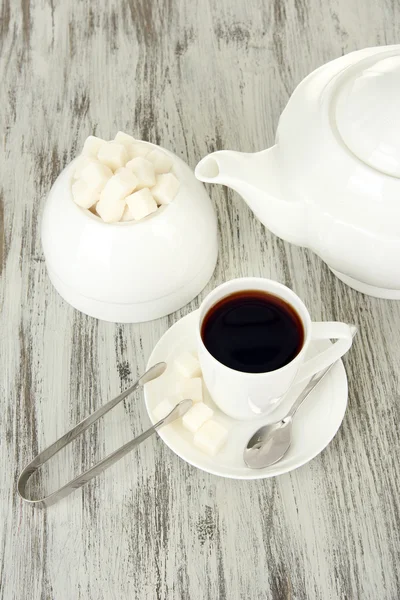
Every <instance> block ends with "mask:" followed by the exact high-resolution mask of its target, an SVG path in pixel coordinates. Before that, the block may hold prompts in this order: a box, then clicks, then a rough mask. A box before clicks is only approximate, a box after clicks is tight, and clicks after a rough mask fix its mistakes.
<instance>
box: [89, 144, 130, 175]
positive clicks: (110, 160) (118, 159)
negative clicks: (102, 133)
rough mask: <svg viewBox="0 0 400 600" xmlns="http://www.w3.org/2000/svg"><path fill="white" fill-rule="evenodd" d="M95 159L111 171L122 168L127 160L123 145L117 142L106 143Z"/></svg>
mask: <svg viewBox="0 0 400 600" xmlns="http://www.w3.org/2000/svg"><path fill="white" fill-rule="evenodd" d="M97 158H98V159H99V161H100V162H102V163H103V164H104V165H107V167H109V168H110V169H112V170H113V171H116V170H117V169H119V168H120V167H123V166H124V165H125V164H126V162H127V160H128V158H129V157H128V153H127V151H126V148H125V146H124V145H123V144H119V143H118V142H106V143H105V144H103V145H102V146H100V149H99V151H98V153H97Z"/></svg>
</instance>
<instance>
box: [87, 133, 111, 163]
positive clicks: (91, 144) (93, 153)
mask: <svg viewBox="0 0 400 600" xmlns="http://www.w3.org/2000/svg"><path fill="white" fill-rule="evenodd" d="M103 144H106V141H105V140H102V139H101V138H98V137H96V136H95V135H89V137H88V138H86V141H85V143H84V144H83V148H82V154H83V155H84V156H89V157H91V158H96V157H97V154H98V153H99V150H100V148H101V147H102V145H103Z"/></svg>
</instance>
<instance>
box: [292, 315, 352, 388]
mask: <svg viewBox="0 0 400 600" xmlns="http://www.w3.org/2000/svg"><path fill="white" fill-rule="evenodd" d="M355 329H356V328H355V327H354V325H347V324H346V323H338V322H336V321H325V322H315V323H314V322H313V323H311V339H313V340H333V339H335V340H336V341H335V342H334V343H333V344H332V345H331V346H330V347H329V348H327V349H326V350H323V351H322V352H320V353H319V354H317V356H314V357H313V358H310V359H309V360H306V361H305V362H304V363H303V364H302V365H301V367H300V369H299V371H298V373H297V376H296V379H295V382H296V383H300V382H301V381H304V380H306V379H310V377H312V376H313V375H315V373H318V372H319V371H322V370H323V369H326V368H327V367H329V366H330V365H331V364H333V363H334V362H336V361H337V360H339V358H341V357H342V356H343V355H344V354H346V352H347V351H348V350H349V348H350V347H351V344H352V341H353V336H354V331H355Z"/></svg>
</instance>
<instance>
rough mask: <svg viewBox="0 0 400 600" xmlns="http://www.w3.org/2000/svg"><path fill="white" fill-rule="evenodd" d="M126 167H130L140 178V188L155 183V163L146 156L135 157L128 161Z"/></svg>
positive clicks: (138, 186)
mask: <svg viewBox="0 0 400 600" xmlns="http://www.w3.org/2000/svg"><path fill="white" fill-rule="evenodd" d="M126 168H127V169H130V170H131V171H132V173H134V174H135V175H136V177H137V178H138V184H137V189H138V190H141V189H142V188H145V187H147V188H151V187H153V185H154V184H155V182H156V179H155V173H154V166H153V163H151V162H150V161H149V160H147V159H146V158H142V157H141V156H138V157H137V158H133V159H132V160H130V161H129V162H128V163H127V165H126Z"/></svg>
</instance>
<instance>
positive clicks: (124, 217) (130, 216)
mask: <svg viewBox="0 0 400 600" xmlns="http://www.w3.org/2000/svg"><path fill="white" fill-rule="evenodd" d="M134 220H135V217H134V216H133V214H132V213H131V211H130V210H129V206H125V210H124V212H123V215H122V217H121V221H134Z"/></svg>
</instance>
